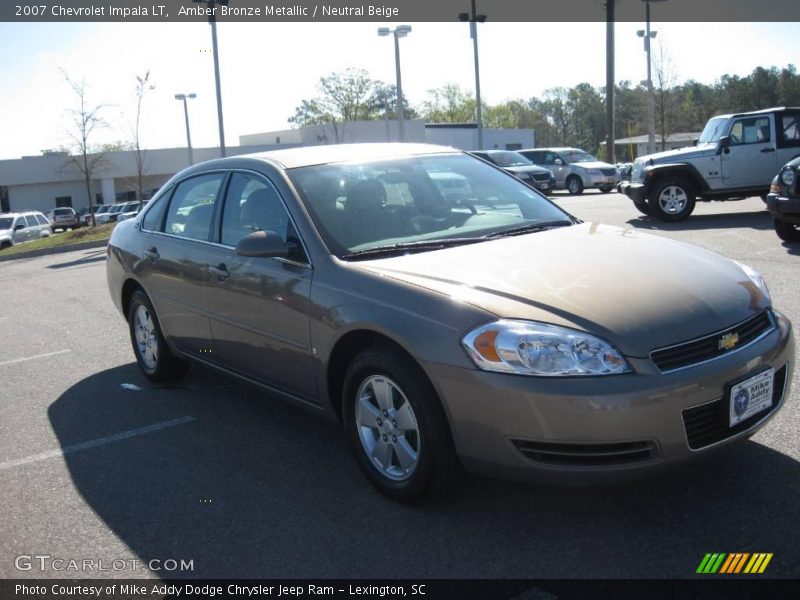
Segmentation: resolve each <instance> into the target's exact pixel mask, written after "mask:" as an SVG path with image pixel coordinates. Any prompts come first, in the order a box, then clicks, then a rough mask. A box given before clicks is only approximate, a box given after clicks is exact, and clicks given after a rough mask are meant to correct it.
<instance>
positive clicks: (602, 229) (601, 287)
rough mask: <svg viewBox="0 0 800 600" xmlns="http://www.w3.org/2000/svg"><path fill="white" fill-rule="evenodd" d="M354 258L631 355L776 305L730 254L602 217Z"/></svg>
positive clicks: (511, 316)
mask: <svg viewBox="0 0 800 600" xmlns="http://www.w3.org/2000/svg"><path fill="white" fill-rule="evenodd" d="M350 264H351V265H352V266H353V267H356V268H360V269H366V270H369V271H372V272H374V273H376V274H380V275H382V276H385V277H390V278H394V279H397V280H401V281H404V282H406V283H410V284H413V285H417V286H420V287H423V288H426V289H429V290H432V291H435V292H438V293H441V294H444V295H447V296H449V297H451V298H452V299H454V300H456V301H459V302H466V303H468V304H471V305H473V306H476V307H479V308H481V309H483V310H485V311H488V312H490V313H492V314H494V315H496V316H497V317H500V318H507V319H528V320H534V321H543V322H548V323H555V324H558V325H564V326H568V327H573V328H577V329H582V330H585V331H588V332H591V333H594V334H597V335H600V336H602V337H604V338H605V339H607V340H608V341H610V342H612V343H613V344H615V345H616V346H617V347H618V348H619V349H620V350H622V352H623V353H625V354H627V355H628V356H638V357H644V356H647V355H648V354H649V353H650V351H652V350H653V349H656V348H661V347H663V346H668V345H671V344H675V343H678V342H681V341H684V340H689V339H693V338H696V337H698V336H701V335H704V334H708V333H713V332H715V331H719V330H721V329H724V328H726V327H728V326H730V325H733V324H735V323H738V322H740V321H742V320H744V319H746V318H748V317H750V316H752V315H754V314H757V313H759V312H761V311H763V310H764V309H765V308H766V307H767V306H769V301H768V299H767V298H766V297H765V296H764V295H763V294H762V293H761V292H760V290H759V289H758V288H757V287H756V286H755V284H753V283H752V282H751V281H750V279H749V278H748V277H747V276H746V275H745V273H744V271H743V270H742V269H741V268H740V267H739V265H738V264H737V263H735V262H733V261H731V260H728V259H726V258H723V257H722V256H719V255H718V254H715V253H713V252H710V251H708V250H704V249H702V248H699V247H696V246H691V245H688V244H685V243H682V242H677V241H673V240H670V239H667V238H663V237H658V236H652V235H647V234H642V233H638V232H636V231H633V230H631V229H620V228H617V227H610V226H605V225H598V224H595V223H584V224H582V225H575V226H571V227H562V228H558V229H553V230H549V231H543V232H539V233H532V234H527V235H522V236H516V237H509V238H501V239H497V240H492V241H487V242H483V243H478V244H470V245H466V246H457V247H454V248H448V249H444V250H437V251H433V252H423V253H417V254H409V255H404V256H397V257H392V258H385V259H379V260H373V261H364V262H354V263H350Z"/></svg>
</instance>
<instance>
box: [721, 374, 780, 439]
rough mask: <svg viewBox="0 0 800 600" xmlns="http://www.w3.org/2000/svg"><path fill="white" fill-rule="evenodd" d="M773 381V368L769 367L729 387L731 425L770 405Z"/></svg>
mask: <svg viewBox="0 0 800 600" xmlns="http://www.w3.org/2000/svg"><path fill="white" fill-rule="evenodd" d="M774 381H775V369H769V370H768V371H763V372H761V373H759V374H758V375H755V376H753V377H750V378H749V379H745V380H744V381H742V382H741V383H737V384H736V385H734V386H733V387H731V394H730V413H729V414H730V426H731V427H733V426H734V425H736V424H738V423H741V422H742V421H744V420H745V419H748V418H750V417H752V416H753V415H755V414H757V413H760V412H761V411H764V410H767V409H768V408H769V407H770V406H772V386H773V382H774Z"/></svg>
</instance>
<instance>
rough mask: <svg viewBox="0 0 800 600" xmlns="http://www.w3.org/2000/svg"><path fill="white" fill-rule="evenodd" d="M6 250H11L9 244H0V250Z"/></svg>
mask: <svg viewBox="0 0 800 600" xmlns="http://www.w3.org/2000/svg"><path fill="white" fill-rule="evenodd" d="M6 248H11V244H10V243H9V242H3V243H2V244H0V250H5V249H6Z"/></svg>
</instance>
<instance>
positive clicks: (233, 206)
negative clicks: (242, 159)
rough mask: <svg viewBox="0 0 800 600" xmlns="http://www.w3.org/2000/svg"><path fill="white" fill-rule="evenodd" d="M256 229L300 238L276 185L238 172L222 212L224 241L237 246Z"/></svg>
mask: <svg viewBox="0 0 800 600" xmlns="http://www.w3.org/2000/svg"><path fill="white" fill-rule="evenodd" d="M254 231H273V232H275V233H277V234H278V235H279V236H281V239H282V240H283V241H284V242H287V241H291V240H293V239H295V238H297V234H296V233H295V232H294V227H293V226H292V222H291V220H290V219H289V215H288V213H287V212H286V208H285V207H284V206H283V202H282V201H281V198H280V196H279V195H278V191H277V190H276V189H275V188H274V187H273V185H272V184H271V183H269V182H267V181H265V180H264V179H261V178H259V177H255V176H253V175H249V174H247V173H234V174H233V175H232V176H231V181H230V185H229V186H228V193H227V194H226V197H225V207H224V209H223V212H222V238H221V239H222V243H223V244H225V245H226V246H236V244H238V243H239V241H240V240H241V239H242V238H243V237H244V236H246V235H249V234H251V233H253V232H254Z"/></svg>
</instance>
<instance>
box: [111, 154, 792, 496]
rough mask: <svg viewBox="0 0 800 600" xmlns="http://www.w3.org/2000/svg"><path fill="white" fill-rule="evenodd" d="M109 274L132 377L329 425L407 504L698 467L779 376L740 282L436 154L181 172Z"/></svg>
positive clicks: (718, 266) (710, 264) (775, 400)
mask: <svg viewBox="0 0 800 600" xmlns="http://www.w3.org/2000/svg"><path fill="white" fill-rule="evenodd" d="M107 273H108V284H109V288H110V291H111V297H112V298H113V300H114V303H115V304H116V305H117V307H118V308H119V310H120V311H121V312H122V314H123V315H124V316H125V317H126V319H127V320H128V322H129V325H130V334H131V340H132V343H133V350H134V353H135V355H136V359H137V361H138V363H139V366H140V367H141V369H142V371H143V372H144V374H145V375H146V376H147V377H149V378H150V379H152V380H155V381H166V380H170V379H175V378H177V377H180V376H182V375H184V374H185V372H186V369H187V367H188V365H189V362H190V361H197V362H201V363H203V364H206V365H209V366H211V367H214V368H216V369H219V370H221V371H224V372H226V373H229V374H231V375H233V376H236V377H238V378H240V379H244V380H246V381H249V382H251V383H254V384H256V385H258V386H261V387H263V388H265V389H268V390H270V391H271V392H273V393H275V394H277V395H279V396H281V397H283V398H285V399H288V400H290V401H293V402H296V403H299V404H301V405H304V406H306V407H309V408H311V409H313V410H315V411H317V412H319V413H321V414H325V415H327V416H329V417H330V418H332V419H336V420H339V421H340V422H342V423H343V425H344V427H345V429H346V431H347V433H348V436H349V438H350V441H351V443H352V446H353V449H354V452H355V455H356V458H357V460H358V463H359V465H360V466H361V468H362V469H363V471H364V473H365V474H366V475H367V477H368V478H369V480H370V481H371V482H372V483H373V484H374V485H375V486H376V487H377V488H378V489H379V490H380V491H382V492H383V493H385V494H387V495H389V496H391V497H393V498H397V499H401V500H411V499H415V498H419V497H420V496H422V495H424V494H426V493H429V492H430V491H432V490H435V489H447V487H448V483H449V482H450V481H451V479H452V477H453V476H454V475H455V474H456V473H457V472H458V471H459V469H460V467H462V466H463V467H466V468H467V469H468V470H471V471H476V472H480V473H485V474H490V475H494V476H503V477H510V478H517V479H531V480H539V481H541V480H571V481H589V482H590V481H595V480H599V479H605V478H608V477H609V476H612V477H613V476H626V475H631V474H637V473H641V472H647V471H648V470H652V469H654V468H655V467H659V466H663V465H666V464H671V463H676V462H680V461H683V460H685V459H689V458H691V457H694V456H698V455H703V454H706V453H708V452H709V451H711V449H713V448H717V447H721V446H724V445H726V444H728V443H730V442H733V441H735V440H740V439H744V438H746V437H748V436H750V435H752V434H753V433H754V432H755V431H756V430H757V429H758V428H760V427H761V426H763V425H764V424H765V423H766V422H767V421H768V420H769V418H770V417H772V416H773V415H774V414H775V412H776V411H777V410H778V409H779V408H780V406H781V405H782V403H783V402H784V399H785V398H786V397H787V395H788V387H789V382H790V381H791V379H792V369H793V365H794V341H793V336H792V329H791V324H790V323H789V321H788V320H787V319H786V318H785V317H784V316H783V315H781V314H780V313H779V312H778V311H777V310H775V309H774V308H773V307H772V304H771V301H770V296H769V292H768V290H767V286H766V284H765V282H764V280H763V279H762V278H761V276H760V275H759V274H758V273H756V272H755V271H753V270H752V269H750V268H748V267H747V266H745V265H742V264H739V263H736V262H734V261H731V260H728V259H725V258H723V257H721V256H718V255H716V254H714V253H712V252H709V251H707V250H704V249H701V248H697V247H693V246H689V245H686V244H682V243H678V242H675V241H671V240H668V239H665V238H662V237H654V236H649V235H645V234H640V233H637V232H633V231H630V230H627V229H618V228H614V227H608V226H604V225H598V224H595V223H581V222H580V221H579V220H577V219H575V218H573V217H572V216H570V215H569V214H567V213H566V212H564V211H563V210H562V209H560V208H559V207H557V206H556V205H555V204H553V203H552V202H550V201H549V200H548V199H547V198H545V197H544V196H542V195H541V194H539V193H538V192H536V191H535V190H533V189H531V188H530V187H528V186H526V185H525V184H523V183H521V182H520V181H519V180H517V179H516V178H514V177H513V176H511V175H509V174H507V173H505V172H504V171H502V170H501V169H499V168H497V167H494V166H492V165H489V164H487V163H486V162H485V161H482V160H478V159H476V158H474V157H471V156H469V155H467V154H465V153H463V152H460V151H456V150H453V149H452V148H445V147H440V146H429V145H415V144H352V145H340V146H319V147H308V148H295V149H288V150H280V151H275V152H267V153H263V154H257V155H250V156H241V157H234V158H225V159H220V160H213V161H210V162H206V163H203V164H200V165H195V166H193V167H190V168H188V169H186V170H184V171H182V172H180V173H178V174H177V175H176V176H175V177H173V178H172V179H171V180H170V181H169V182H168V183H166V184H165V185H164V186H163V187H162V188H161V190H160V192H159V193H158V195H157V196H156V197H155V198H154V199H153V200H151V201H150V203H149V204H148V206H147V208H146V209H145V210H144V211H143V212H142V213H141V214H139V215H138V216H137V217H136V218H135V219H131V220H128V221H125V222H123V223H120V224H119V225H118V226H117V227H116V229H115V230H114V233H113V235H112V237H111V240H110V243H109V259H108V267H107Z"/></svg>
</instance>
